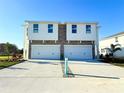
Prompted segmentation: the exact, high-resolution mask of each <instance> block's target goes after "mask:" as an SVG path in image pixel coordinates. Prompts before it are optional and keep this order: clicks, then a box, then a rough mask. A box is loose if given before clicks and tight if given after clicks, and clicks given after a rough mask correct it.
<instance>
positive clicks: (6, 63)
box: [0, 62, 19, 69]
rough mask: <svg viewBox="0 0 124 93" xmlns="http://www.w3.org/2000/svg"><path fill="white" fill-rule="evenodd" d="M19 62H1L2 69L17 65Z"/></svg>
mask: <svg viewBox="0 0 124 93" xmlns="http://www.w3.org/2000/svg"><path fill="white" fill-rule="evenodd" d="M17 63H19V62H0V69H3V68H6V67H9V66H12V65H15V64H17Z"/></svg>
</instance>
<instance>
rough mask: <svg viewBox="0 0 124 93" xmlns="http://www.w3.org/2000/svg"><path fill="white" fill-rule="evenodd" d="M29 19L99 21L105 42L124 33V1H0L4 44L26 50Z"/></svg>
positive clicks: (1, 36) (1, 31)
mask: <svg viewBox="0 0 124 93" xmlns="http://www.w3.org/2000/svg"><path fill="white" fill-rule="evenodd" d="M25 20H36V21H59V22H67V21H69V22H70V21H71V22H98V23H99V26H100V28H99V38H100V39H101V38H104V37H106V36H109V35H112V34H116V33H118V32H122V31H124V0H0V43H5V42H10V43H13V44H16V45H17V46H18V48H20V49H21V48H23V43H24V29H23V24H24V21H25Z"/></svg>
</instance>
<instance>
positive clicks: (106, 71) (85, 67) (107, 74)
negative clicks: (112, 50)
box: [69, 61, 124, 79]
mask: <svg viewBox="0 0 124 93" xmlns="http://www.w3.org/2000/svg"><path fill="white" fill-rule="evenodd" d="M69 68H70V70H71V73H72V74H74V77H80V78H82V77H95V78H113V79H119V78H124V68H122V67H118V66H114V65H111V64H108V63H101V62H97V61H69Z"/></svg>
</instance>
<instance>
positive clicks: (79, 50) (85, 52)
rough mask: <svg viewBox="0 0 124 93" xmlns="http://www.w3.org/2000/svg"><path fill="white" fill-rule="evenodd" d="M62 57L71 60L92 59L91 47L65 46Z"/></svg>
mask: <svg viewBox="0 0 124 93" xmlns="http://www.w3.org/2000/svg"><path fill="white" fill-rule="evenodd" d="M64 57H67V58H69V59H72V60H83V59H92V46H91V45H65V46H64Z"/></svg>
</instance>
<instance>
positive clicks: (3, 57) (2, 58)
mask: <svg viewBox="0 0 124 93" xmlns="http://www.w3.org/2000/svg"><path fill="white" fill-rule="evenodd" d="M9 58H12V56H9ZM6 59H8V56H0V60H6Z"/></svg>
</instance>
